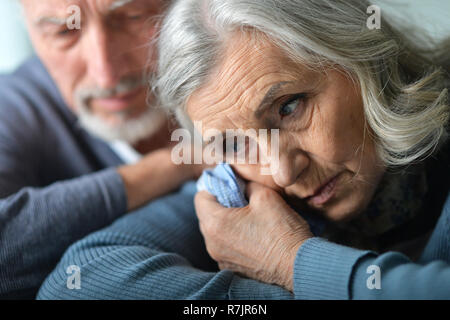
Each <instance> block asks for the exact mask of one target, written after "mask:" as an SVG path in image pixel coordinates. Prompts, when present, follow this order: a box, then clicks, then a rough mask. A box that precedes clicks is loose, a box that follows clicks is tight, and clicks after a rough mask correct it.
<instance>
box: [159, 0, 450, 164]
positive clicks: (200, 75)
mask: <svg viewBox="0 0 450 320" xmlns="http://www.w3.org/2000/svg"><path fill="white" fill-rule="evenodd" d="M369 5H370V3H369V2H368V1H361V0H348V1H330V0H179V1H176V2H175V3H174V4H173V6H172V7H171V9H170V10H169V13H168V15H167V16H166V18H165V21H164V22H163V25H162V28H161V31H160V39H159V62H158V75H157V77H156V78H155V79H154V82H153V90H154V91H155V94H156V95H157V97H158V99H159V101H160V103H161V105H162V106H164V107H166V108H168V109H169V110H171V111H173V112H174V113H175V114H176V116H177V118H178V120H179V121H180V123H181V124H182V125H183V126H186V127H189V128H192V123H191V122H190V120H189V119H188V117H187V115H186V113H185V105H186V102H187V100H188V98H189V97H190V95H191V94H192V93H194V91H196V90H197V89H199V88H200V87H201V86H202V85H204V84H205V81H206V78H207V76H208V75H209V74H210V72H211V70H212V68H213V67H214V66H215V65H216V64H217V63H218V61H219V59H220V55H221V53H222V49H223V46H224V45H226V43H225V42H226V39H227V36H229V35H230V34H231V33H233V32H236V31H242V32H247V31H250V32H251V33H250V34H251V36H252V37H254V38H255V39H258V38H259V39H269V40H270V41H272V42H273V43H274V44H276V45H277V46H278V47H279V48H281V49H282V50H283V51H284V52H285V53H286V54H287V55H288V56H289V57H290V58H291V59H293V60H294V61H296V62H298V63H302V64H306V65H308V66H310V67H312V68H315V69H317V70H323V69H324V68H325V67H327V66H328V67H329V66H338V68H339V69H340V70H344V71H345V72H346V73H348V75H350V76H351V78H352V79H353V80H354V81H355V82H356V83H357V84H358V85H359V87H360V89H361V94H362V99H363V104H364V111H365V117H366V121H367V124H368V126H369V127H370V129H371V133H372V137H373V139H374V141H375V144H376V146H377V152H378V154H379V156H380V158H381V159H382V160H383V161H384V163H385V164H386V165H387V166H400V165H407V164H410V163H413V162H415V161H419V160H422V159H423V158H424V157H426V156H428V155H430V154H432V153H433V151H435V150H436V149H437V148H438V147H439V146H440V144H442V143H443V142H444V141H445V139H446V138H447V135H448V132H447V130H448V127H447V126H448V123H449V114H450V108H449V104H448V95H447V90H448V89H447V87H448V86H449V82H450V81H449V78H450V77H449V70H450V68H449V66H450V64H449V62H450V59H448V58H447V59H445V58H444V56H445V55H446V54H448V52H450V50H449V48H450V45H449V42H448V41H447V42H446V43H445V44H441V46H440V47H438V46H437V44H435V43H433V42H432V41H431V40H429V39H426V38H425V37H422V38H421V41H420V46H419V45H417V44H415V43H414V42H413V41H412V39H408V37H407V36H406V33H404V32H400V30H399V28H398V27H397V29H396V28H394V26H393V24H391V23H389V22H387V21H386V19H384V16H383V18H382V23H381V25H382V27H381V29H378V30H369V29H368V28H367V27H366V21H367V18H368V14H367V13H366V10H367V8H368V6H369ZM409 32H411V31H409ZM416 35H417V33H416ZM261 36H263V38H261ZM416 39H417V38H416Z"/></svg>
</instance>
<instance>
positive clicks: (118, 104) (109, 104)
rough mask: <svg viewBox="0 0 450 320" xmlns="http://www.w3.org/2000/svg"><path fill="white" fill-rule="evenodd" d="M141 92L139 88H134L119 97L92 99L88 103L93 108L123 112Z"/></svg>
mask: <svg viewBox="0 0 450 320" xmlns="http://www.w3.org/2000/svg"><path fill="white" fill-rule="evenodd" d="M140 92H141V88H136V89H133V90H131V91H128V92H124V93H122V94H119V95H115V96H110V97H107V98H94V99H92V100H91V101H90V102H91V104H92V105H93V106H97V107H99V108H102V109H105V110H107V111H110V112H120V111H124V110H125V109H127V108H128V107H129V106H130V103H131V102H132V101H133V99H134V98H136V96H137V95H138V94H139V93H140Z"/></svg>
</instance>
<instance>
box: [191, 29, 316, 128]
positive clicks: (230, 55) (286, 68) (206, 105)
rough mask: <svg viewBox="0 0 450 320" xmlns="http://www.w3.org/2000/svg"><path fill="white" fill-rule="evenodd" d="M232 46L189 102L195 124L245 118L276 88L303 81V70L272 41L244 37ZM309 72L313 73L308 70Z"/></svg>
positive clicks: (226, 50) (238, 38)
mask: <svg viewBox="0 0 450 320" xmlns="http://www.w3.org/2000/svg"><path fill="white" fill-rule="evenodd" d="M228 43H229V45H228V46H225V47H226V49H225V51H224V54H223V56H222V57H223V58H222V59H221V61H220V62H219V63H218V64H217V66H216V67H215V68H214V69H213V70H212V72H211V73H210V75H209V76H208V77H207V80H206V81H205V84H204V85H203V86H202V87H201V88H199V89H198V90H196V91H195V92H194V93H193V94H192V95H191V97H190V98H189V99H188V103H187V106H186V107H187V112H188V114H189V116H190V117H191V118H192V120H194V121H200V120H201V121H207V120H208V119H209V118H217V117H218V116H219V115H220V114H221V113H223V114H227V115H229V116H230V114H231V113H240V114H241V115H244V116H245V114H247V113H250V112H251V111H252V110H254V109H255V108H256V107H257V106H258V105H260V103H261V101H262V100H263V98H264V95H265V94H266V93H267V91H268V90H269V89H270V88H271V87H272V86H274V85H277V84H279V83H287V82H298V81H300V79H301V78H303V77H301V76H300V74H301V73H302V72H301V69H302V68H301V66H299V65H298V64H294V63H293V62H292V61H291V60H290V59H288V58H287V57H286V56H285V55H284V54H283V52H282V51H281V50H280V49H279V48H278V47H276V46H275V45H273V44H272V43H271V42H269V41H257V42H256V41H249V40H246V39H245V37H243V36H241V37H237V38H235V39H232V40H230V41H229V42H228ZM305 72H310V71H306V68H305ZM260 100H261V101H260Z"/></svg>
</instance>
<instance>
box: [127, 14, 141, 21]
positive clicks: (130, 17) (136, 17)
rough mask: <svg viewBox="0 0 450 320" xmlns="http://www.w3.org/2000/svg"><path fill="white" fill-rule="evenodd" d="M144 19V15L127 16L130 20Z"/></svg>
mask: <svg viewBox="0 0 450 320" xmlns="http://www.w3.org/2000/svg"><path fill="white" fill-rule="evenodd" d="M142 17H143V15H142V14H130V15H128V16H127V18H128V19H129V20H140V19H141V18H142Z"/></svg>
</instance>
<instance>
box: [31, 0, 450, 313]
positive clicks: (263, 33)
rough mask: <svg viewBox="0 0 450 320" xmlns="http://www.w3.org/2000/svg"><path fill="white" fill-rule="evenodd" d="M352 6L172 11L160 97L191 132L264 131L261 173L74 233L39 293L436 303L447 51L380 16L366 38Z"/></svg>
mask: <svg viewBox="0 0 450 320" xmlns="http://www.w3.org/2000/svg"><path fill="white" fill-rule="evenodd" d="M368 6H369V4H368V3H367V2H365V1H360V0H353V1H351V0H349V1H327V0H279V1H278V0H265V1H261V0H179V1H175V2H174V4H173V6H172V8H171V10H170V12H169V14H168V16H167V17H166V19H165V22H164V24H163V26H162V30H161V34H160V56H159V59H160V61H159V75H158V76H157V78H156V79H155V83H154V87H155V91H156V93H157V94H158V96H159V99H160V100H161V103H162V104H163V105H164V106H166V107H167V108H170V109H172V110H173V111H174V112H175V113H176V114H177V116H178V118H179V120H180V122H181V123H182V124H184V125H185V126H187V127H190V128H191V129H192V124H194V123H195V122H197V121H199V122H201V124H202V128H203V129H202V130H201V132H202V134H205V137H204V138H205V140H207V138H208V137H207V135H206V131H208V129H216V130H219V132H222V131H224V130H226V129H243V130H245V129H270V130H272V129H278V130H279V131H278V132H279V150H278V151H279V159H278V161H275V162H276V163H277V164H278V167H277V166H276V165H274V163H273V162H272V161H271V162H270V163H269V164H250V163H248V164H239V165H233V169H234V171H235V172H236V173H237V174H238V175H240V176H241V177H242V178H244V179H245V180H246V181H247V182H248V183H247V196H248V199H249V204H248V205H247V206H244V207H241V208H225V207H223V206H222V205H220V204H219V203H218V201H217V199H216V198H215V197H214V196H213V195H211V194H209V193H207V192H199V193H198V194H197V195H196V197H195V209H196V213H197V215H198V220H197V218H196V215H195V213H194V208H193V203H192V202H193V201H192V200H193V197H194V194H195V192H196V189H195V184H193V183H190V184H187V185H185V186H184V187H183V188H182V189H181V190H180V192H179V193H175V194H172V195H170V196H168V197H165V198H162V199H160V200H158V201H155V202H154V203H152V204H150V206H148V207H147V208H144V209H143V210H140V211H138V212H135V213H133V214H130V215H127V216H125V217H123V218H122V219H120V220H118V221H116V222H115V223H114V224H112V225H111V226H110V227H108V228H106V229H104V230H102V231H99V232H96V233H94V234H92V235H90V236H88V237H87V238H85V239H83V240H81V241H79V242H78V243H76V244H74V245H73V246H72V247H71V248H69V250H68V251H67V252H66V254H65V255H64V257H63V258H62V260H61V262H60V263H59V265H58V266H57V267H56V269H55V271H53V273H52V274H50V275H49V277H48V278H47V280H46V282H45V283H44V285H43V286H42V287H41V289H40V292H39V295H38V298H41V299H54V298H58V299H59V298H89V299H93V298H111V299H121V298H128V299H133V298H135V299H145V298H150V299H186V298H188V299H265V298H269V299H280V298H281V299H292V298H296V299H311V298H331V299H348V298H353V299H365V298H450V265H449V264H450V239H449V234H450V223H449V221H450V197H449V182H450V177H449V173H450V170H449V169H450V167H449V163H450V161H449V147H448V143H447V142H446V136H447V131H446V130H447V129H446V126H447V125H448V121H449V106H448V100H447V99H448V98H447V89H446V87H447V86H448V84H449V75H448V73H446V71H448V68H449V63H448V61H449V59H447V60H446V59H445V56H444V54H448V52H449V50H448V46H447V50H446V46H445V45H442V46H441V47H437V46H436V47H430V48H433V50H425V49H424V48H418V47H416V46H414V45H413V44H412V42H411V41H409V40H408V39H407V38H406V37H405V36H404V35H402V33H400V32H399V31H397V30H395V29H394V28H393V27H392V26H391V25H390V24H389V23H388V22H387V21H385V20H382V21H381V29H373V30H372V29H369V28H368V27H367V19H368V18H370V17H369V14H367V13H366V12H367V9H368ZM369 11H370V10H369ZM369 25H370V24H369ZM197 129H200V127H197ZM234 149H239V146H238V147H237V148H230V149H229V150H227V151H230V152H231V156H233V150H234ZM271 151H272V150H271ZM430 155H432V156H430ZM271 160H273V159H271ZM263 166H269V167H270V168H271V169H273V170H272V171H271V173H272V175H262V174H261V172H262V171H261V170H260V169H261V168H262V167H263ZM272 167H273V168H272ZM276 167H277V168H276ZM306 215H309V217H319V218H320V219H324V220H326V221H328V223H327V224H326V226H325V229H324V230H323V231H322V232H320V233H317V234H313V233H312V231H311V230H312V229H311V228H310V227H309V225H308V223H307V222H306V221H305V220H304V219H303V218H302V217H306ZM308 221H309V220H308ZM199 222H200V223H199ZM311 226H312V224H311ZM202 235H203V237H202ZM208 253H209V255H208ZM210 256H211V257H212V258H213V259H214V260H215V261H214V260H212V259H211V258H210ZM68 266H80V267H81V269H80V270H79V271H80V274H81V278H80V277H79V280H80V279H81V283H79V287H80V290H68V288H69V287H74V286H75V285H76V284H77V282H76V281H75V280H76V274H75V275H71V276H70V277H69V279H68V275H67V274H66V270H68V269H67V267H68ZM218 267H219V268H220V270H219V269H218ZM70 270H73V269H70ZM67 272H69V271H67ZM71 279H72V280H73V279H75V280H74V281H75V282H74V283H72V284H71V283H69V282H70V281H69V280H71ZM79 282H80V281H79ZM188 312H189V310H188Z"/></svg>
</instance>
